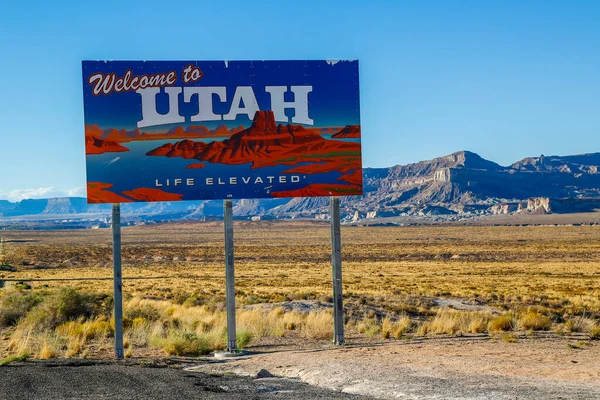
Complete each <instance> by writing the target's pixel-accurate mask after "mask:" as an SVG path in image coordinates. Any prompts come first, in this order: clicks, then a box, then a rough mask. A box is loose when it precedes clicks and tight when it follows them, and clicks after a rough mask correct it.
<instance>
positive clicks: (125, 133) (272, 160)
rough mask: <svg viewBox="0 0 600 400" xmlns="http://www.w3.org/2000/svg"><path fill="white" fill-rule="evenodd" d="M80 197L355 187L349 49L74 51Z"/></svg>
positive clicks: (338, 192) (357, 149)
mask: <svg viewBox="0 0 600 400" xmlns="http://www.w3.org/2000/svg"><path fill="white" fill-rule="evenodd" d="M83 89H84V105H85V148H86V164H87V182H88V183H87V193H88V202H90V203H124V202H133V201H177V200H205V199H227V198H237V199H239V198H265V197H306V196H342V195H343V196H348V195H360V194H362V163H361V143H360V140H361V130H360V104H359V84H358V61H146V62H142V61H84V62H83Z"/></svg>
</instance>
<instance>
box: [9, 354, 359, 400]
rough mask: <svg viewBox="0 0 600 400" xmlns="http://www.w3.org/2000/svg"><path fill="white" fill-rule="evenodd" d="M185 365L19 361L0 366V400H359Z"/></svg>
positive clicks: (302, 385) (289, 382)
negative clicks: (196, 369)
mask: <svg viewBox="0 0 600 400" xmlns="http://www.w3.org/2000/svg"><path fill="white" fill-rule="evenodd" d="M189 366H190V365H185V364H169V363H164V362H163V363H160V362H154V361H149V362H143V361H141V362H140V361H138V362H132V361H94V360H52V361H24V362H19V363H13V364H9V365H6V366H3V367H0V399H3V400H17V399H18V400H21V399H27V400H29V399H94V400H96V399H132V400H135V399H144V400H153V399H310V400H316V399H358V398H360V399H364V397H359V396H356V395H350V394H345V393H341V392H336V391H331V390H327V389H321V388H317V387H314V386H310V385H308V384H305V383H302V382H300V381H299V380H293V379H285V378H276V377H272V376H270V374H269V373H268V371H262V373H261V374H260V377H256V376H251V377H247V376H238V375H234V374H224V375H213V374H206V373H201V372H191V371H186V369H185V368H186V367H189Z"/></svg>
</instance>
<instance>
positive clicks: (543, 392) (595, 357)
mask: <svg viewBox="0 0 600 400" xmlns="http://www.w3.org/2000/svg"><path fill="white" fill-rule="evenodd" d="M194 369H195V370H197V371H204V372H213V373H216V372H218V373H225V372H229V373H235V374H247V375H251V374H255V373H256V372H257V371H258V370H259V369H266V370H268V371H270V372H271V373H272V374H274V375H277V376H284V377H290V378H300V379H301V380H302V381H304V382H306V383H309V384H311V385H315V386H319V387H323V388H328V389H334V390H337V391H339V392H343V393H353V394H361V395H369V396H373V397H376V398H381V399H398V398H400V399H407V400H408V399H414V400H417V399H445V400H459V399H460V400H466V399H494V400H496V399H499V400H504V399H519V400H520V399H531V400H539V399H544V400H546V399H549V400H558V399H600V343H598V342H593V341H586V342H583V341H581V340H578V339H577V338H572V339H569V338H555V337H554V338H543V337H540V338H535V339H528V338H526V337H522V338H520V339H519V341H518V342H517V343H504V342H501V341H495V340H490V339H489V338H485V337H479V338H477V337H473V338H467V337H465V338H448V339H439V340H438V339H435V340H419V341H417V340H415V341H412V342H404V343H403V342H385V343H373V344H361V345H348V346H345V347H342V348H340V347H334V346H324V347H323V348H321V349H316V348H314V347H313V348H306V349H299V348H298V346H296V347H295V348H294V347H291V346H285V347H281V348H276V347H271V348H265V349H264V351H263V352H257V353H255V354H252V355H249V356H247V357H242V358H238V359H230V360H227V361H225V362H221V363H204V364H200V365H198V366H197V367H195V368H194Z"/></svg>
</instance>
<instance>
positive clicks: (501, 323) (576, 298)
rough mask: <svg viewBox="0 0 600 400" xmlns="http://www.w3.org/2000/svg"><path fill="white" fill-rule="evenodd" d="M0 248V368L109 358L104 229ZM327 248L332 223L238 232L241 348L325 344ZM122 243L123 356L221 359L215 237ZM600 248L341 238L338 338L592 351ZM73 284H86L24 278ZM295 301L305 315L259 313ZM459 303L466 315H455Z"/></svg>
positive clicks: (423, 230)
mask: <svg viewBox="0 0 600 400" xmlns="http://www.w3.org/2000/svg"><path fill="white" fill-rule="evenodd" d="M3 235H6V236H7V237H9V239H10V240H11V242H10V243H11V245H10V246H9V247H8V246H7V247H6V248H5V253H6V254H5V256H4V262H5V263H6V264H7V265H11V266H15V267H16V271H13V272H11V271H6V272H3V278H2V279H4V281H5V282H4V283H5V287H4V288H1V289H0V331H1V332H2V333H3V334H4V336H5V337H7V336H10V338H9V339H8V340H7V342H6V343H8V349H7V350H5V349H0V356H5V355H8V354H18V353H19V352H23V351H26V352H28V353H29V354H31V356H32V357H38V358H50V357H64V356H66V355H69V356H72V357H84V356H89V355H90V352H91V354H92V355H95V354H103V352H105V353H106V352H108V353H109V354H110V353H111V346H112V340H113V329H114V328H113V326H114V323H113V322H112V321H111V317H112V297H111V295H110V294H111V292H112V281H111V280H110V278H111V276H112V272H111V269H110V268H107V267H110V263H111V248H110V232H109V231H108V230H96V231H78V232H77V235H73V233H72V232H52V233H51V234H49V233H47V232H10V231H8V232H6V233H3ZM328 235H329V227H328V225H327V224H316V223H298V222H294V223H289V222H277V223H272V222H260V223H249V222H248V223H247V222H237V221H236V268H237V269H236V275H237V278H238V279H237V280H236V291H237V296H236V297H237V304H238V306H239V307H240V308H239V310H238V321H237V324H238V343H239V346H240V347H246V346H252V345H253V344H256V343H262V342H264V341H268V340H280V339H279V338H283V339H282V340H287V338H302V340H329V339H331V337H332V335H333V322H332V319H333V317H332V315H331V312H330V311H327V308H328V307H327V305H328V304H329V303H330V301H331V269H330V257H329V252H330V248H329V246H330V244H329V237H328ZM123 236H124V238H127V240H126V241H124V247H123V261H124V283H125V286H124V294H125V296H126V302H125V310H124V325H125V341H126V344H127V346H128V347H127V352H128V356H130V357H135V356H137V355H139V354H156V353H155V352H159V353H160V352H166V353H172V354H177V353H181V354H183V353H188V352H189V353H190V354H193V353H196V354H200V353H202V352H205V351H207V350H206V349H219V348H224V346H225V345H226V333H225V326H226V323H225V311H224V289H225V285H224V271H223V266H222V263H223V260H222V258H223V248H222V246H223V244H222V225H221V224H219V223H213V222H209V223H204V224H202V235H200V236H199V235H198V225H196V224H167V225H157V226H145V227H126V228H124V230H123ZM599 239H600V227H595V226H579V227H502V226H499V227H477V226H471V227H458V226H454V227H452V226H439V227H410V228H397V227H392V228H388V227H380V228H362V227H356V228H344V232H343V240H344V295H345V308H346V318H347V319H346V327H347V329H348V332H349V333H350V334H354V335H355V336H356V337H358V338H362V339H361V340H363V339H364V338H366V339H368V340H382V339H385V340H397V339H402V338H404V337H407V336H408V337H410V336H412V335H421V336H435V335H473V334H486V333H487V334H489V335H494V336H495V337H501V338H503V337H507V338H511V337H514V338H516V337H517V336H519V337H520V336H521V335H522V331H532V332H533V331H537V330H546V331H547V330H550V331H552V332H556V333H557V334H561V333H562V334H570V335H571V334H573V335H582V336H585V337H588V336H589V337H590V338H598V337H599V336H600V332H599V328H598V326H599V325H598V323H599V320H600V289H599V287H600V285H599V284H598V283H599V282H600V269H599V268H598V265H600V240H599ZM82 277H88V278H94V279H96V280H89V281H88V280H71V281H68V283H67V284H65V282H64V281H54V280H48V281H35V280H34V279H42V280H43V279H49V278H52V279H56V278H60V279H73V278H82ZM141 278H143V279H141ZM65 285H68V286H70V287H71V288H64V287H63V286H65ZM92 293H95V294H92ZM447 300H448V301H449V302H448V304H450V305H444V302H445V301H447ZM289 301H295V302H306V303H307V304H310V305H311V308H308V309H305V310H303V311H299V309H293V310H289V309H287V308H286V309H283V308H281V307H276V306H275V307H274V308H271V307H265V306H263V303H280V302H289ZM460 302H464V303H465V304H467V303H468V304H472V305H474V306H473V307H472V308H470V309H466V308H465V309H460V307H458V308H459V309H452V307H453V304H455V303H459V304H460ZM329 307H330V306H329ZM357 335H358V336H357ZM496 335H501V336H496ZM503 340H504V339H503Z"/></svg>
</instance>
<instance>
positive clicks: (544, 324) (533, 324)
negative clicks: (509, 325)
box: [517, 310, 552, 331]
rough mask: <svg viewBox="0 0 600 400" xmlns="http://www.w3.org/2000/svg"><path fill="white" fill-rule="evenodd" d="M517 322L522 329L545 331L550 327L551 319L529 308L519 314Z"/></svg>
mask: <svg viewBox="0 0 600 400" xmlns="http://www.w3.org/2000/svg"><path fill="white" fill-rule="evenodd" d="M517 324H518V326H519V327H520V328H521V329H523V330H532V331H547V330H549V329H550V326H552V321H550V318H548V317H547V316H545V315H542V314H540V313H539V312H538V311H535V310H530V311H527V312H526V313H525V314H523V315H521V317H520V318H519V319H518V321H517Z"/></svg>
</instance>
